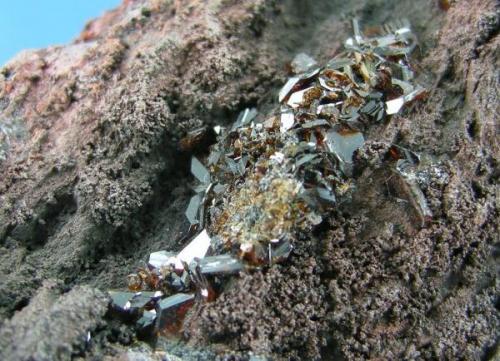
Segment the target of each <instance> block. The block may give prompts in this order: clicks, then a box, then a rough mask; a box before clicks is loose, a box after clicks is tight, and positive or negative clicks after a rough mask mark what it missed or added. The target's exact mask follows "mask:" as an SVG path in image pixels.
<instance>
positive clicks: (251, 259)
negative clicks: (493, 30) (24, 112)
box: [112, 20, 430, 330]
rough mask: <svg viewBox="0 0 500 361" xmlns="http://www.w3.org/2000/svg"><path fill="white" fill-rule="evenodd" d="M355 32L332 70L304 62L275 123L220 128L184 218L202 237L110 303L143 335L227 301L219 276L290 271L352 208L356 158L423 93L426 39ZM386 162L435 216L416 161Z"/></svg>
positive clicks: (282, 96) (296, 63)
mask: <svg viewBox="0 0 500 361" xmlns="http://www.w3.org/2000/svg"><path fill="white" fill-rule="evenodd" d="M353 31H354V36H353V37H352V38H349V39H348V40H347V41H346V42H345V51H344V52H343V53H341V54H339V55H338V56H336V57H335V58H333V59H331V60H330V61H329V62H327V63H326V64H325V65H324V66H318V65H317V62H316V61H315V60H314V59H312V58H311V57H310V56H308V55H306V54H299V55H297V57H296V58H295V59H294V60H293V61H292V63H291V66H290V69H291V71H292V72H294V75H293V76H292V77H290V78H289V79H288V81H287V82H286V84H285V85H284V86H283V88H282V89H281V91H280V92H279V95H278V103H279V105H278V107H277V108H276V109H275V110H274V111H272V112H270V113H267V116H264V115H263V114H259V113H258V112H257V110H256V109H245V110H244V111H243V112H241V113H240V115H239V117H238V119H237V120H236V122H235V123H234V124H233V125H232V126H229V127H222V126H217V127H215V128H214V132H215V133H216V135H217V142H216V143H215V144H214V145H213V146H212V147H211V150H210V153H209V155H208V158H207V159H206V162H204V163H205V165H204V164H203V163H202V162H200V161H199V160H198V159H196V158H194V157H193V158H192V163H191V172H192V174H193V175H194V177H195V178H196V179H197V183H198V184H197V185H196V186H195V193H196V194H195V195H194V196H193V197H192V198H191V200H190V202H189V205H188V207H187V210H186V217H187V219H188V221H189V223H190V230H189V233H190V234H192V235H194V236H193V237H191V239H190V241H189V242H188V243H187V245H186V246H185V248H184V249H182V250H181V251H180V252H175V253H174V252H167V251H159V252H154V253H152V254H151V255H150V257H149V261H148V265H147V267H145V268H144V269H141V270H139V272H138V273H136V274H133V275H130V276H129V288H130V290H131V291H133V292H128V293H112V297H113V307H114V308H115V309H117V310H118V311H120V312H125V313H128V314H135V315H136V317H137V318H139V317H140V318H139V320H138V325H139V327H141V328H146V327H152V328H153V329H154V330H172V329H173V328H176V327H177V326H178V325H179V324H180V323H181V322H182V321H181V320H182V317H183V315H184V314H185V312H186V310H187V308H188V307H190V306H191V305H192V304H193V303H194V302H198V301H210V300H213V299H214V298H215V297H216V296H217V292H216V291H215V290H216V289H219V290H220V289H221V288H222V287H217V282H220V280H221V276H224V275H225V276H229V275H231V274H235V273H238V272H240V271H245V270H249V269H252V268H260V267H268V266H269V265H272V264H273V263H277V262H283V261H285V260H286V259H287V258H288V257H289V255H290V254H291V253H292V252H293V248H294V244H296V242H298V238H299V235H300V234H301V233H304V232H308V231H310V230H311V229H313V228H314V227H315V226H317V225H318V224H320V223H321V222H322V220H323V217H324V215H325V214H326V212H327V211H328V210H329V209H332V208H334V207H336V206H338V204H339V203H340V202H343V201H345V200H347V199H348V198H349V197H350V194H351V192H352V190H353V182H352V180H351V175H352V174H351V173H352V169H353V155H354V154H355V152H356V151H357V149H359V148H360V147H361V146H363V144H364V142H365V135H364V134H365V133H366V130H367V129H368V127H369V126H370V125H371V124H373V123H377V122H383V121H385V120H387V118H388V117H390V116H392V115H394V114H396V113H398V112H400V111H401V109H402V108H403V107H405V106H406V105H407V104H409V103H411V102H413V101H415V100H417V99H419V98H421V97H422V96H424V94H425V90H424V89H423V88H422V87H420V86H418V85H416V84H414V82H413V78H414V74H413V70H412V68H411V67H410V65H409V63H408V55H409V53H410V52H411V51H412V50H413V48H414V47H415V46H416V39H415V36H414V35H413V33H412V31H411V30H410V27H409V25H408V24H407V23H400V24H396V25H388V26H385V27H384V28H383V31H382V32H381V34H380V36H378V37H372V38H367V37H365V36H364V35H363V34H362V33H361V32H360V30H359V25H358V22H357V21H356V20H354V21H353ZM202 132H203V131H198V130H196V131H194V132H193V134H194V136H195V137H197V138H199V137H200V136H201V134H202ZM188 137H189V135H188ZM182 143H183V144H189V143H190V141H189V139H187V140H183V142H182ZM388 156H390V157H392V159H393V160H395V161H396V162H397V164H396V167H395V169H397V170H398V172H399V174H400V176H401V179H402V180H403V185H404V186H405V187H407V188H408V192H409V193H411V194H412V195H413V196H414V197H415V202H414V203H415V206H416V207H418V208H420V212H421V213H422V214H424V216H425V217H428V216H430V211H429V210H428V208H427V206H426V203H425V198H423V195H422V194H421V191H420V189H419V188H418V186H416V185H415V184H414V183H412V182H411V166H412V165H414V164H416V163H418V161H419V160H418V156H417V155H416V154H414V153H412V152H410V151H408V150H406V149H404V148H401V147H398V146H396V145H393V146H391V148H390V149H389V154H388ZM419 191H420V193H419ZM215 276H216V277H215ZM219 286H220V285H219ZM145 290H146V291H145ZM147 290H149V291H147ZM167 296H168V297H167Z"/></svg>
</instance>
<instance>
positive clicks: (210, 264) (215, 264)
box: [199, 254, 243, 274]
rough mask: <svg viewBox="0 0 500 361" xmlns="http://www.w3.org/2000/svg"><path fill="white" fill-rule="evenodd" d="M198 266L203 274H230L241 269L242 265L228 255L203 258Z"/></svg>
mask: <svg viewBox="0 0 500 361" xmlns="http://www.w3.org/2000/svg"><path fill="white" fill-rule="evenodd" d="M199 265H200V270H201V273H203V274H230V273H237V272H239V271H241V270H242V269H243V263H241V261H240V260H239V259H237V258H234V257H233V256H231V255H229V254H224V255H220V256H210V257H205V258H204V259H202V260H201V261H200V263H199Z"/></svg>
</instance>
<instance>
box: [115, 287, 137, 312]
mask: <svg viewBox="0 0 500 361" xmlns="http://www.w3.org/2000/svg"><path fill="white" fill-rule="evenodd" d="M109 295H110V296H111V307H113V308H114V309H115V310H117V311H119V312H128V311H129V310H130V300H131V299H132V297H134V295H135V293H133V292H119V291H109Z"/></svg>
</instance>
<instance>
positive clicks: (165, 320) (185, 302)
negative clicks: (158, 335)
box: [156, 293, 194, 330]
mask: <svg viewBox="0 0 500 361" xmlns="http://www.w3.org/2000/svg"><path fill="white" fill-rule="evenodd" d="M193 303H194V294H188V293H177V294H175V295H173V296H170V297H167V298H165V299H163V300H161V301H160V302H158V303H157V305H156V315H157V319H156V325H157V328H158V329H159V330H163V329H165V328H167V327H168V326H170V325H172V324H177V322H178V321H179V319H182V318H183V317H184V315H185V314H186V312H187V310H188V309H189V308H190V307H191V305H192V304H193Z"/></svg>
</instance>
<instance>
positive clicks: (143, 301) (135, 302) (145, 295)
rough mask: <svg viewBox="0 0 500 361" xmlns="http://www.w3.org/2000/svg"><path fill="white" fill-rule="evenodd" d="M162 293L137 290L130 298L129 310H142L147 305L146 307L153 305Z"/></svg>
mask: <svg viewBox="0 0 500 361" xmlns="http://www.w3.org/2000/svg"><path fill="white" fill-rule="evenodd" d="M162 295H163V294H162V293H161V292H159V293H157V292H137V293H136V294H135V295H134V296H133V297H132V298H131V299H130V310H142V309H144V308H145V307H147V306H148V305H149V307H147V308H152V307H154V304H155V303H156V301H157V300H158V299H160V298H161V296H162Z"/></svg>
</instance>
